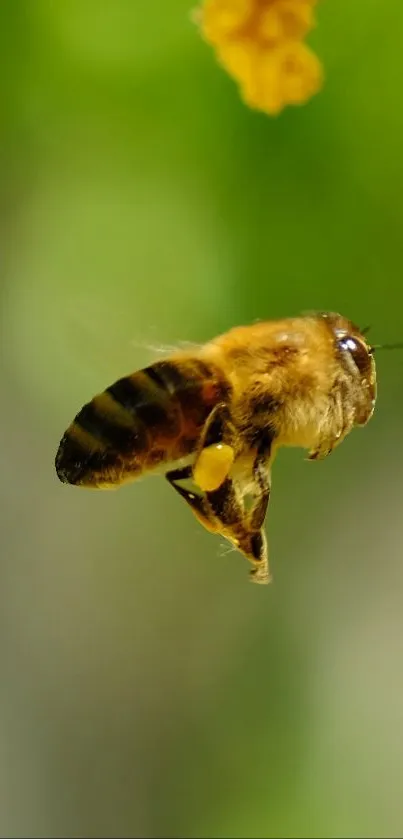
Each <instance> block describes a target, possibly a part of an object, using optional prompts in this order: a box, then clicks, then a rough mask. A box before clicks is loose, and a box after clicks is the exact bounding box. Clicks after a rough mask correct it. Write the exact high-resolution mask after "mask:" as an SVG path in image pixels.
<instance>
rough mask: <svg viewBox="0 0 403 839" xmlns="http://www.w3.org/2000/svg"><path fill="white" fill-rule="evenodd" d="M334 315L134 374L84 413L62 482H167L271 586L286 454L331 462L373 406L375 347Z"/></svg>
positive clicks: (253, 331)
mask: <svg viewBox="0 0 403 839" xmlns="http://www.w3.org/2000/svg"><path fill="white" fill-rule="evenodd" d="M365 332H366V330H360V329H359V328H358V327H357V326H355V325H354V324H353V323H352V322H351V321H350V320H348V319H347V318H345V317H343V316H342V315H340V314H337V313H332V312H324V313H315V314H310V315H306V316H302V317H295V318H285V319H281V320H269V321H262V322H258V323H255V324H253V325H250V326H239V327H235V328H233V329H231V330H230V331H229V332H226V333H225V334H223V335H220V336H219V337H217V338H215V339H213V340H211V341H209V342H208V343H206V344H204V345H201V346H197V347H194V348H192V349H191V350H190V349H187V350H178V351H177V352H174V353H173V354H171V355H169V356H168V357H166V358H162V359H160V360H158V361H156V362H155V363H153V364H151V365H150V366H148V367H145V368H144V369H142V370H140V371H137V372H134V373H131V374H129V375H127V376H124V377H123V378H121V379H119V380H118V381H116V382H115V383H114V384H112V385H110V386H109V387H107V388H106V390H105V391H104V392H103V393H100V394H98V395H97V396H95V397H94V398H93V399H92V400H91V401H90V402H88V403H87V404H86V405H84V407H83V408H81V410H80V411H79V413H78V414H77V416H76V417H75V419H74V420H73V422H72V424H71V425H70V427H69V428H68V429H67V431H66V433H65V434H64V437H63V439H62V440H61V442H60V445H59V449H58V452H57V455H56V472H57V475H58V477H59V478H60V480H61V481H63V482H64V483H68V484H74V485H75V486H81V487H89V488H96V489H110V488H116V487H119V486H121V485H122V484H125V483H127V482H131V481H135V480H137V479H139V478H141V477H143V476H145V475H148V474H152V473H154V474H164V475H165V477H166V479H167V480H168V481H169V483H170V484H171V485H172V486H173V487H174V489H175V490H176V492H177V493H178V494H179V495H180V496H181V497H182V498H183V499H184V500H185V501H186V503H187V504H188V505H189V507H190V508H191V510H192V512H193V513H194V515H195V516H196V518H197V519H198V521H199V522H200V523H201V524H202V525H203V526H204V527H205V528H206V529H207V530H208V531H210V532H211V533H215V534H217V535H220V536H221V537H224V538H225V539H226V540H228V541H229V542H230V543H231V545H232V546H233V547H235V548H236V549H237V550H238V551H239V552H240V553H241V554H243V555H244V556H245V557H246V559H247V560H249V562H250V563H251V565H252V568H251V570H250V575H251V579H252V580H253V581H254V582H256V583H262V584H266V583H268V582H269V581H270V580H271V574H270V569H269V559H268V548H267V540H266V535H265V530H264V522H265V517H266V512H267V508H268V503H269V499H270V492H271V469H272V464H273V461H274V458H275V456H276V453H277V451H278V449H279V448H280V447H281V446H297V447H301V448H303V449H307V450H308V459H309V460H322V459H323V458H325V457H327V456H328V455H329V454H330V453H331V452H332V451H333V449H334V448H335V447H336V446H338V445H340V443H341V442H342V440H343V439H344V438H345V437H346V435H347V434H349V432H350V431H351V430H352V429H353V428H354V427H355V426H363V425H365V424H366V423H367V422H368V421H369V420H370V418H371V417H372V414H373V411H374V407H375V401H376V368H375V360H374V349H375V347H371V345H370V344H369V343H368V341H367V339H366V337H365Z"/></svg>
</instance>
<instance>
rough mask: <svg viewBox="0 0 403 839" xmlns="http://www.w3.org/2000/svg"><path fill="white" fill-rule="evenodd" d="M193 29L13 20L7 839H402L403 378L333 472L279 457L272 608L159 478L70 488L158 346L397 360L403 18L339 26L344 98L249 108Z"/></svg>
mask: <svg viewBox="0 0 403 839" xmlns="http://www.w3.org/2000/svg"><path fill="white" fill-rule="evenodd" d="M190 10H191V6H190V5H189V2H188V1H187V0H172V2H167V0H154V2H153V3H140V2H139V0H114V2H110V0H59V2H51V0H26V1H25V2H23V0H8V2H7V0H5V2H3V3H1V7H0V42H1V50H0V56H1V58H0V61H1V85H0V90H1V101H0V126H1V157H0V166H1V193H0V195H1V205H0V210H1V215H0V264H1V275H0V289H1V327H0V331H1V358H2V365H1V366H2V378H3V381H2V387H1V406H2V409H1V416H2V420H1V449H2V451H1V478H2V481H1V487H2V488H1V518H2V525H1V561H0V662H1V682H0V685H1V686H0V834H1V835H3V836H5V835H9V836H15V837H17V836H21V835H30V836H51V835H52V836H53V835H56V836H66V835H71V836H77V837H79V836H85V837H101V836H116V835H118V834H119V835H121V836H125V837H126V836H127V837H132V836H140V835H142V836H145V837H156V836H160V837H162V836H167V837H168V836H172V837H185V836H189V837H197V836H202V837H226V836H233V837H247V836H251V837H276V836H281V837H299V836H301V837H302V836H304V837H305V836H306V837H316V836H317V837H319V836H325V837H333V836H334V837H335V836H343V837H344V836H345V837H360V836H365V835H371V836H374V837H375V836H379V837H383V836H396V837H397V836H401V835H402V832H403V797H402V771H403V563H402V550H401V545H402V538H403V517H402V509H401V506H402V505H401V499H402V492H403V478H402V474H403V452H402V435H401V432H402V426H403V421H402V411H403V387H402V386H403V356H402V355H401V354H399V353H390V354H387V353H385V354H380V355H379V357H377V361H378V382H379V400H378V404H377V408H376V411H375V415H374V418H373V420H372V421H371V423H370V424H369V425H368V427H366V428H365V429H364V430H360V431H354V432H353V433H352V434H351V436H350V437H349V438H348V439H347V440H346V441H345V442H344V443H343V445H342V446H341V447H340V449H338V450H337V451H336V453H335V454H334V455H333V456H332V457H330V458H328V459H327V460H326V461H324V462H323V463H317V464H310V463H306V462H305V461H304V453H303V452H301V451H298V450H290V451H285V452H281V453H280V455H279V457H278V459H277V461H276V464H275V468H274V481H273V489H274V491H273V495H272V502H271V508H270V512H269V516H268V534H269V540H270V548H271V566H272V571H273V575H274V582H273V584H272V586H271V587H269V588H264V587H263V588H259V587H256V586H251V585H250V584H249V581H248V570H249V569H248V566H247V563H246V562H245V561H244V560H243V559H242V557H241V556H240V555H239V554H237V553H234V552H232V553H228V552H227V550H226V547H225V546H224V545H222V544H221V542H220V540H219V539H217V538H214V537H212V536H211V535H209V534H207V533H206V532H204V530H203V529H202V528H201V527H199V526H198V525H197V523H196V522H195V520H194V519H193V517H192V516H191V514H190V512H189V511H188V509H187V508H186V505H185V504H184V503H183V502H181V500H180V499H179V498H178V497H177V496H176V495H175V493H174V492H173V491H172V489H171V488H170V487H169V486H168V485H167V484H166V482H164V481H163V480H162V479H160V480H157V479H156V478H151V479H150V480H149V481H148V480H147V481H144V482H142V483H139V484H138V485H136V484H134V485H132V486H129V487H125V488H124V489H122V490H121V491H119V492H116V493H91V492H85V491H79V490H78V489H76V488H73V487H67V486H63V485H62V484H60V483H59V482H58V480H57V477H56V475H55V471H54V456H55V452H56V449H57V446H58V443H59V439H60V437H61V436H62V434H63V432H64V429H65V427H66V426H67V425H68V424H69V422H70V421H71V419H72V418H73V416H74V414H75V413H76V412H77V410H78V409H79V408H80V406H81V405H82V404H83V403H84V402H86V401H87V400H88V399H89V398H90V397H91V396H92V395H93V394H94V393H96V392H98V391H99V390H101V389H103V388H104V387H105V386H107V385H108V384H110V383H111V382H113V381H114V380H115V379H117V378H118V377H119V376H121V375H123V374H125V373H127V372H130V371H131V370H134V369H136V368H138V367H141V366H142V365H143V364H145V363H148V362H149V361H151V360H152V359H153V358H155V357H158V352H159V348H160V347H165V346H167V345H168V346H169V345H171V344H175V343H176V342H178V341H204V340H207V339H208V338H210V337H213V336H214V335H215V334H217V333H220V332H222V331H225V330H226V329H227V328H229V327H230V326H232V325H235V324H238V323H249V322H251V321H253V320H255V319H258V318H270V317H279V316H287V315H295V314H299V313H300V312H301V311H306V310H310V309H332V310H338V311H341V312H342V313H343V314H345V315H346V316H348V317H350V318H352V319H353V320H355V321H357V322H358V323H359V324H361V325H363V326H364V325H366V324H372V331H371V336H373V340H374V341H376V342H379V341H394V340H398V339H399V338H400V339H403V311H402V303H403V284H402V262H403V244H402V242H403V239H402V227H403V206H402V195H403V162H402V160H403V153H402V149H403V110H402V82H403V59H402V48H403V6H402V3H401V0H356V2H354V3H352V2H351V0H337V2H336V0H335V2H331V0H327V2H326V1H325V0H324V2H323V3H319V4H318V18H319V22H320V25H319V27H318V29H317V30H316V31H315V32H314V33H313V35H312V37H311V38H310V43H311V44H312V45H313V46H314V48H315V50H316V51H317V53H318V54H319V55H320V57H321V59H322V60H323V62H324V65H325V71H326V85H325V87H324V90H323V92H322V93H321V94H320V95H318V96H316V97H315V98H314V99H313V100H312V101H311V102H310V103H308V104H307V105H306V106H304V107H302V108H295V109H288V110H287V111H285V112H284V113H283V114H282V115H281V116H280V117H278V118H276V119H271V118H269V117H266V116H264V115H262V114H258V113H256V112H252V111H249V110H247V109H246V107H245V106H243V104H242V102H241V101H240V99H239V96H238V93H237V90H236V87H235V85H234V83H233V82H232V80H231V79H229V78H228V77H227V76H226V75H225V74H224V73H223V72H222V71H221V70H220V69H219V68H218V66H217V65H216V63H215V60H214V56H213V52H212V50H211V49H210V48H209V47H208V46H207V45H205V44H204V43H203V42H202V41H201V39H200V38H199V36H198V33H197V29H196V28H195V26H194V24H193V23H192V22H191V21H190V17H189V13H190Z"/></svg>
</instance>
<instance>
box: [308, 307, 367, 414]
mask: <svg viewBox="0 0 403 839" xmlns="http://www.w3.org/2000/svg"><path fill="white" fill-rule="evenodd" d="M321 317H323V318H324V320H325V321H326V324H327V326H328V328H329V330H330V332H331V337H332V340H333V343H334V350H335V354H336V359H337V360H338V361H339V363H340V364H341V366H342V368H343V371H344V373H345V375H346V377H347V379H348V380H349V381H350V383H351V385H352V388H353V390H354V391H355V393H356V400H355V401H356V406H355V408H356V415H355V422H356V424H357V425H365V423H367V422H368V420H369V419H370V418H371V416H372V414H373V410H374V407H375V400H376V367H375V359H374V347H372V346H371V344H369V343H368V341H367V339H366V337H365V336H366V333H367V331H368V328H366V329H360V328H359V327H358V326H356V325H355V324H354V323H352V322H351V321H350V320H347V318H344V317H343V316H342V315H339V314H336V313H333V312H325V313H323V314H322V315H321Z"/></svg>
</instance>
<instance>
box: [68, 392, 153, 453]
mask: <svg viewBox="0 0 403 839" xmlns="http://www.w3.org/2000/svg"><path fill="white" fill-rule="evenodd" d="M75 422H76V423H77V425H79V426H80V428H83V429H84V430H85V431H88V432H89V434H91V435H92V436H93V437H95V438H96V439H97V440H102V441H103V442H105V443H106V444H108V445H109V446H112V447H113V448H114V449H117V451H124V450H127V449H130V448H132V447H133V446H134V445H135V444H136V443H137V444H138V442H139V437H140V435H139V432H138V429H137V428H136V426H135V424H134V423H133V427H132V428H128V427H127V426H125V425H119V424H118V423H117V422H114V421H113V420H112V419H109V418H108V417H107V416H106V415H105V414H104V413H101V412H100V411H98V410H97V406H96V402H95V401H93V402H88V404H87V405H84V407H83V408H82V409H81V411H80V412H79V413H78V414H77V416H76V418H75Z"/></svg>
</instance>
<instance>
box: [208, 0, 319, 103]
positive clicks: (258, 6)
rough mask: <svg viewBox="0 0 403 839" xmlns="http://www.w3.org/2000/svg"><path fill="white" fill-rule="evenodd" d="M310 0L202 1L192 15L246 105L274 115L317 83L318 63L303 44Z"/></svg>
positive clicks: (310, 22)
mask: <svg viewBox="0 0 403 839" xmlns="http://www.w3.org/2000/svg"><path fill="white" fill-rule="evenodd" d="M315 5H316V0H204V3H203V5H202V6H201V7H200V8H199V9H198V12H197V20H198V23H199V26H200V29H201V33H202V35H203V37H204V38H205V40H206V41H208V42H209V43H210V44H212V46H213V47H214V49H215V51H216V54H217V58H218V61H219V62H220V64H221V65H222V66H223V67H224V68H225V69H226V70H227V72H228V73H229V74H230V75H231V76H233V78H234V79H235V80H236V81H237V82H238V84H239V86H240V90H241V95H242V98H243V99H244V101H245V102H246V104H247V105H249V106H250V107H251V108H257V109H258V110H261V111H265V112H266V113H268V114H278V113H280V111H282V109H283V108H284V107H285V106H286V105H297V104H302V103H303V102H306V101H307V100H308V99H310V97H311V96H313V95H314V94H315V93H317V92H318V90H320V88H321V86H322V79H323V73H322V66H321V64H320V61H319V60H318V58H317V57H316V56H315V55H314V53H313V52H311V50H310V49H308V47H307V46H305V44H304V43H303V38H304V37H305V35H306V34H307V33H308V32H309V31H310V30H311V29H312V28H313V27H314V26H315V16H314V11H313V7H314V6H315Z"/></svg>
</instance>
